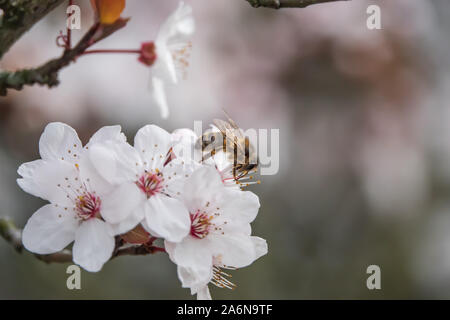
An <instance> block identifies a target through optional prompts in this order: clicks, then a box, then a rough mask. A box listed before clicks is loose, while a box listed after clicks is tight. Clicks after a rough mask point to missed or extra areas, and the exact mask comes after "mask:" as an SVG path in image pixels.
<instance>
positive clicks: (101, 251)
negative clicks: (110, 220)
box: [72, 218, 115, 272]
mask: <svg viewBox="0 0 450 320" xmlns="http://www.w3.org/2000/svg"><path fill="white" fill-rule="evenodd" d="M114 245H115V241H114V236H113V234H112V231H111V229H110V227H109V226H108V225H107V224H106V223H105V222H103V221H101V220H99V219H96V218H94V219H90V220H87V221H84V222H83V223H82V224H81V225H80V227H79V228H78V230H77V232H76V235H75V243H74V245H73V250H72V252H73V261H74V262H75V263H76V264H78V265H80V266H81V267H83V268H84V269H86V270H87V271H89V272H97V271H100V269H101V268H102V267H103V264H105V262H107V261H108V260H109V259H110V258H111V255H112V253H113V250H114Z"/></svg>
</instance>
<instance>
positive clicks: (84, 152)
mask: <svg viewBox="0 0 450 320" xmlns="http://www.w3.org/2000/svg"><path fill="white" fill-rule="evenodd" d="M105 143H111V144H119V145H120V144H124V143H125V136H124V135H123V134H122V133H121V129H120V126H113V127H104V128H102V129H100V130H99V131H97V133H95V134H94V135H93V136H92V138H91V139H90V141H89V143H88V144H87V145H86V146H85V147H83V146H82V143H81V141H80V139H79V138H78V136H77V133H76V132H75V130H74V129H72V128H71V127H69V126H68V125H65V124H62V123H50V124H49V125H48V126H47V127H46V128H45V130H44V133H43V134H42V136H41V139H40V141H39V151H40V155H41V159H39V160H36V161H32V162H29V163H25V164H23V165H21V166H20V168H19V170H18V173H19V175H20V176H21V177H22V178H20V179H18V180H17V182H18V184H19V186H20V187H21V188H22V189H23V190H24V191H26V192H28V193H30V194H32V195H34V196H37V197H41V198H42V199H45V200H47V201H49V202H50V204H47V205H45V206H43V207H42V208H40V209H39V210H37V211H36V212H35V213H34V214H33V216H32V217H31V218H30V219H29V220H28V222H27V224H26V226H25V228H24V230H23V244H24V246H25V248H27V249H28V250H29V251H31V252H34V253H37V254H51V253H55V252H58V251H61V250H62V249H64V248H65V247H66V246H68V245H69V244H70V243H71V242H73V241H74V245H73V250H72V251H73V260H74V262H75V263H77V264H79V265H80V266H81V267H83V268H84V269H86V270H87V271H91V272H96V271H99V270H100V269H101V268H102V266H103V264H104V263H105V262H106V261H108V260H109V259H110V258H111V255H112V252H113V250H114V245H115V241H114V236H115V235H116V234H120V233H123V232H126V231H128V230H129V229H131V228H132V227H134V225H125V224H111V223H108V222H107V221H105V216H104V213H105V212H108V213H109V214H111V213H110V212H113V211H116V210H123V209H126V208H128V206H134V205H135V204H134V203H133V201H130V200H129V199H128V198H127V197H125V196H122V197H121V199H122V203H121V205H120V206H116V207H112V206H111V200H110V196H111V193H113V192H114V191H115V189H116V186H114V185H112V184H110V183H108V182H107V181H105V180H104V179H103V178H101V177H100V176H99V175H98V173H97V172H96V170H94V166H93V164H92V159H90V158H89V155H90V154H89V152H90V149H91V148H93V149H96V148H98V147H99V146H101V145H103V144H105Z"/></svg>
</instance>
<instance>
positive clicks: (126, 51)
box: [83, 49, 141, 54]
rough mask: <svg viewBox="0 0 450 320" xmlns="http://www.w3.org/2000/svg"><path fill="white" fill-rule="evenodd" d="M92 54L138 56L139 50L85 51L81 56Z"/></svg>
mask: <svg viewBox="0 0 450 320" xmlns="http://www.w3.org/2000/svg"><path fill="white" fill-rule="evenodd" d="M93 53H132V54H140V53H141V50H116V49H114V50H112V49H111V50H109V49H105V50H86V51H85V52H84V53H83V54H93Z"/></svg>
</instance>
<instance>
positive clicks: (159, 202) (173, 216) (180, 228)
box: [143, 195, 191, 242]
mask: <svg viewBox="0 0 450 320" xmlns="http://www.w3.org/2000/svg"><path fill="white" fill-rule="evenodd" d="M143 225H144V227H146V228H148V230H147V231H148V232H150V233H151V234H153V235H157V236H159V237H161V238H164V239H166V240H169V241H171V242H179V241H181V240H182V239H183V238H184V237H185V236H186V235H187V234H188V233H189V231H190V228H191V220H190V216H189V212H188V211H187V209H186V207H185V206H184V205H183V203H182V202H181V201H179V200H176V199H173V198H169V197H167V196H164V195H155V196H152V197H150V199H149V200H148V201H147V202H146V205H145V224H143Z"/></svg>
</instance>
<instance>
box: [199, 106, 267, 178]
mask: <svg viewBox="0 0 450 320" xmlns="http://www.w3.org/2000/svg"><path fill="white" fill-rule="evenodd" d="M227 118H228V119H227V121H223V120H220V119H214V120H213V123H214V125H215V126H216V127H217V128H218V129H219V132H212V131H210V132H206V133H205V134H204V135H203V136H202V137H201V138H200V139H199V140H201V141H198V143H197V147H199V146H200V145H201V147H202V152H203V159H204V160H206V159H208V158H209V157H211V156H214V155H215V154H216V152H218V151H223V152H224V153H226V155H227V158H228V159H229V160H230V162H232V163H233V167H232V171H233V177H234V179H235V180H236V181H238V180H239V179H240V178H242V177H245V176H247V175H248V174H249V173H250V172H252V171H256V170H257V169H258V166H259V160H258V156H257V154H256V150H255V148H254V146H253V145H252V144H251V143H250V140H249V138H248V137H246V136H244V134H243V132H242V130H241V129H240V128H239V127H238V126H237V125H236V123H235V122H234V121H233V120H232V119H231V118H230V117H229V116H228V115H227Z"/></svg>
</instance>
